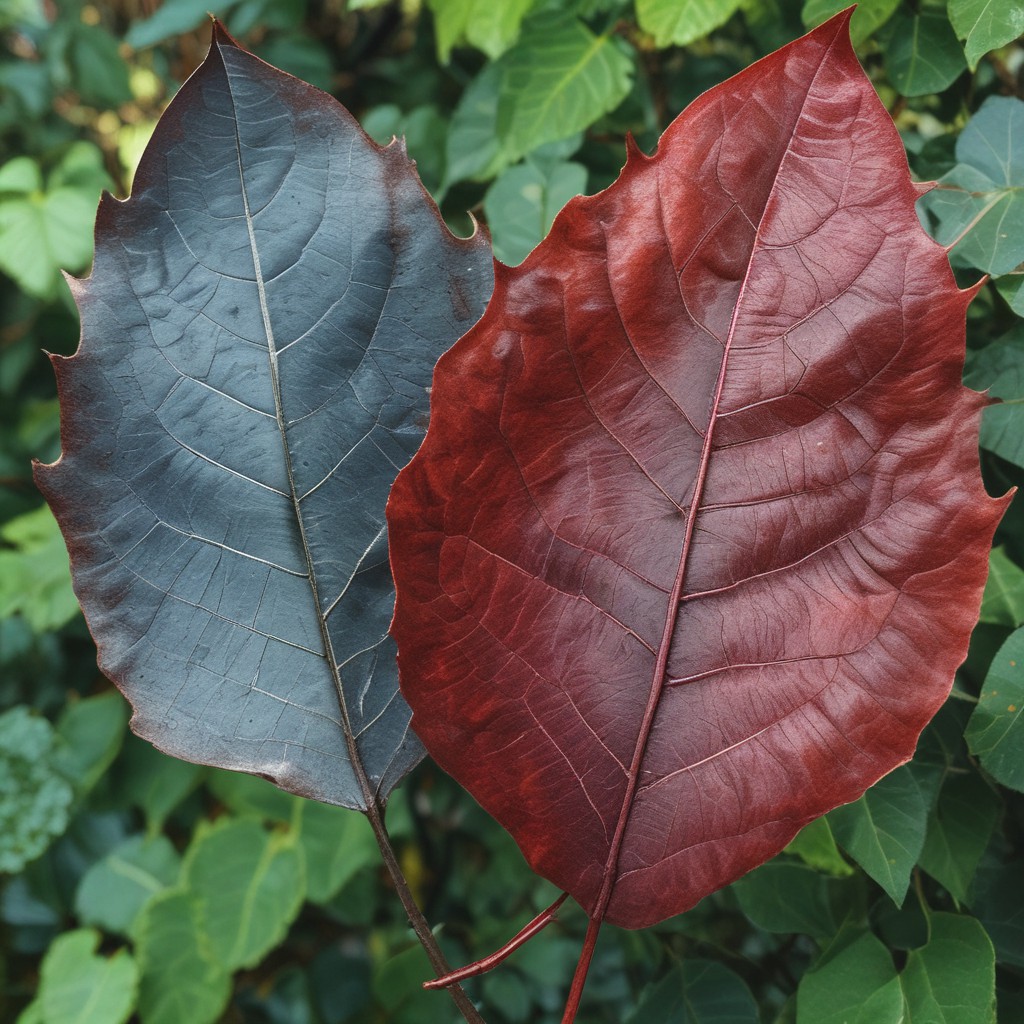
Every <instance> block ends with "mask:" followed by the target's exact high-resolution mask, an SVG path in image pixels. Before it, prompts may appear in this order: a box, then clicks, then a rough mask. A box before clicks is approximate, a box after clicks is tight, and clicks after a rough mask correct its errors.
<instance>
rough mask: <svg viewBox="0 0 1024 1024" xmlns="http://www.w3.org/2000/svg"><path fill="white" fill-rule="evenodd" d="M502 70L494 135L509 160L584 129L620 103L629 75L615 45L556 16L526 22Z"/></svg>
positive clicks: (629, 63)
mask: <svg viewBox="0 0 1024 1024" xmlns="http://www.w3.org/2000/svg"><path fill="white" fill-rule="evenodd" d="M502 66H503V77H502V85H501V98H500V100H499V103H498V132H499V135H500V137H501V139H502V143H503V146H504V148H505V149H506V150H507V152H508V154H509V156H510V157H512V158H515V157H519V156H522V155H523V154H525V153H528V152H530V150H533V149H536V148H537V147H538V146H542V145H544V143H545V142H553V141H554V140H556V139H564V138H567V137H568V136H570V135H573V134H574V133H576V132H578V131H582V130H583V129H585V128H588V127H589V126H590V125H591V124H593V123H594V122H595V121H596V120H597V119H598V118H599V117H601V115H602V114H606V113H608V112H609V111H610V110H613V109H614V108H615V107H617V106H618V105H619V103H621V102H622V100H623V99H624V98H625V96H626V94H627V93H628V92H629V89H630V84H631V79H632V75H633V61H632V60H631V59H630V57H628V56H627V55H626V53H624V52H623V49H622V48H621V47H620V45H619V43H618V42H617V41H615V40H613V39H610V38H609V37H608V36H603V35H602V36H597V35H594V33H593V32H591V31H590V29H588V28H587V27H586V25H584V24H583V23H582V22H581V21H579V20H578V19H577V18H574V17H569V16H566V15H561V14H554V15H552V14H544V15H539V16H536V17H533V18H531V19H529V20H528V21H527V22H525V23H524V25H523V32H522V36H521V37H520V40H519V42H518V43H517V44H516V46H515V47H514V48H513V49H511V50H509V52H508V53H507V54H506V55H505V57H504V58H503V60H502Z"/></svg>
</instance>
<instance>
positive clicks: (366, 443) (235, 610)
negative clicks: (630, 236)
mask: <svg viewBox="0 0 1024 1024" xmlns="http://www.w3.org/2000/svg"><path fill="white" fill-rule="evenodd" d="M97 239H98V242H97V257H96V266H95V269H94V273H93V275H92V277H91V278H90V279H89V280H88V281H86V282H81V283H78V284H77V285H76V288H75V291H76V293H77V299H78V302H79V307H80V310H81V312H82V316H83V320H84V325H85V326H84V335H83V342H82V345H81V348H80V350H79V353H78V354H77V355H76V356H75V357H74V358H73V359H71V360H67V361H57V370H58V376H59V378H60V383H61V391H62V397H63V400H64V406H63V424H62V426H63V442H64V454H63V457H62V458H61V460H60V461H59V462H58V463H56V464H54V465H53V466H50V467H40V468H39V471H38V474H37V475H38V479H39V482H40V484H41V486H42V487H43V488H44V489H45V491H46V492H47V495H48V497H49V499H50V501H51V503H52V506H53V507H54V508H56V509H57V511H58V516H59V517H60V518H62V519H63V524H62V525H63V527H64V529H65V532H66V536H67V538H68V539H69V544H70V548H71V550H72V553H73V556H74V557H73V562H74V564H75V567H76V572H77V574H78V586H79V589H80V596H81V598H82V600H83V603H84V606H85V609H86V612H87V616H88V618H89V621H90V626H91V629H92V631H93V634H94V636H95V637H96V638H97V640H98V645H99V649H100V663H101V666H102V667H103V669H104V671H105V672H107V674H108V675H110V677H111V678H113V679H114V680H115V681H116V682H118V683H119V685H120V686H121V687H122V688H123V689H124V690H125V692H126V693H127V694H128V695H129V696H130V699H131V700H132V702H133V704H134V707H135V714H134V716H133V719H132V724H133V727H134V728H135V729H136V731H138V732H139V733H140V734H141V735H143V736H145V737H146V738H148V739H150V740H152V741H153V742H155V743H156V744H157V745H158V746H160V747H161V748H162V749H165V750H167V751H168V752H171V753H174V754H176V755H178V756H181V757H185V758H189V759H191V760H195V761H199V762H202V763H208V764H219V765H222V766H225V767H232V768H237V769H242V770H245V771H249V772H253V773H259V774H263V775H265V776H268V777H270V778H272V779H273V780H274V781H275V782H277V783H278V784H280V785H281V786H283V787H284V788H286V789H290V790H292V791H294V792H297V793H301V794H304V795H309V796H313V797H316V798H318V799H322V800H325V801H327V802H330V803H337V804H342V805H345V806H350V807H358V808H366V807H367V806H368V804H369V802H370V801H372V800H373V799H374V798H375V797H377V796H385V795H386V794H387V793H388V792H389V791H390V789H391V788H392V787H393V786H394V785H395V784H396V783H397V782H398V781H399V779H401V778H402V776H403V775H404V774H405V773H406V772H407V771H408V770H409V768H411V767H412V765H414V764H415V763H416V762H417V761H418V760H419V759H420V757H421V756H422V748H421V747H420V745H419V742H418V741H417V740H416V738H415V737H414V736H413V735H412V734H411V733H410V732H409V710H408V707H407V706H406V705H405V703H404V701H403V700H402V699H401V697H400V696H399V694H398V684H397V673H396V668H395V657H394V645H393V642H392V641H391V640H390V638H389V637H388V636H387V629H388V625H389V622H390V618H391V612H392V605H393V600H394V598H393V585H392V583H391V577H390V571H389V568H388V562H387V541H386V531H385V528H384V503H385V500H386V498H387V494H388V491H389V489H390V486H391V483H392V481H393V479H394V476H395V474H396V473H397V471H398V469H399V467H401V466H402V465H403V464H404V463H405V462H407V461H408V459H409V458H410V457H411V455H412V453H413V452H414V451H415V450H416V448H417V447H418V445H419V443H420V441H421V439H422V436H423V431H424V427H425V421H426V415H427V411H428V395H427V386H428V384H429V382H430V378H431V372H432V370H433V366H434V362H435V361H436V359H437V357H438V355H439V354H440V353H441V352H442V351H444V349H445V348H446V347H447V346H448V345H449V344H451V342H452V341H454V339H455V338H456V337H457V336H458V335H459V334H461V333H462V332H463V331H464V330H465V329H466V328H467V327H468V326H470V325H471V324H472V323H473V322H474V321H475V320H476V319H477V317H478V316H479V314H480V312H481V310H482V308H483V306H484V303H485V301H486V299H487V296H488V294H489V291H490V288H491V282H492V265H491V260H490V256H489V254H488V251H487V250H488V246H487V242H486V240H485V239H484V238H483V236H482V235H479V236H477V237H474V238H473V239H470V240H460V239H456V238H454V237H453V236H451V235H450V234H449V232H448V231H447V229H446V228H445V226H444V224H443V222H442V221H441V219H440V217H439V215H438V213H437V210H436V208H435V207H434V206H433V205H432V203H431V202H430V200H429V199H428V197H427V196H426V195H425V194H424V192H423V189H422V187H421V185H420V184H419V182H418V181H417V179H416V176H415V173H414V171H413V168H412V167H411V165H410V163H409V161H408V160H407V158H406V157H405V155H404V153H403V152H402V150H401V147H400V146H393V147H391V148H387V149H380V148H379V147H378V146H376V145H375V144H374V143H372V142H371V141H370V140H369V139H367V137H366V136H365V135H364V134H363V133H362V132H361V131H360V129H359V127H358V126H357V125H356V124H355V122H354V121H353V120H352V118H351V117H350V115H349V114H348V113H347V112H346V111H345V110H344V109H343V108H342V107H340V106H339V105H338V104H337V103H336V102H335V101H334V100H332V99H331V98H330V97H328V96H326V95H324V94H321V93H318V92H316V91H315V90H312V89H311V88H309V87H308V86H306V85H304V84H303V83H301V82H298V81H296V80H295V79H292V78H289V77H288V76H285V75H282V74H281V73H279V72H277V71H275V70H274V69H273V68H270V67H268V66H267V65H265V64H263V63H261V62H260V61H258V60H257V59H256V58H254V57H252V56H251V55H250V54H247V53H245V52H244V51H243V50H241V49H239V48H238V47H237V46H236V45H234V44H233V43H232V41H231V40H230V39H229V38H228V37H227V36H226V35H224V34H223V32H222V31H220V30H218V33H217V36H216V39H215V42H214V45H213V47H212V49H211V52H210V55H209V57H208V58H207V60H206V62H205V63H204V64H203V66H202V68H201V69H200V70H199V71H198V72H197V73H196V74H195V75H193V76H192V78H190V79H189V81H188V82H187V83H186V85H185V86H183V87H182V89H181V90H180V92H179V93H178V95H177V96H176V97H175V99H174V101H173V103H172V104H171V106H170V107H169V108H168V111H167V113H166V114H165V115H164V117H163V119H162V120H161V122H160V124H159V126H158V127H157V129H156V132H155V133H154V136H153V140H152V142H151V143H150V145H149V147H148V148H147V150H146V154H145V156H144V158H143V161H142V163H141V165H140V167H139V171H138V174H137V175H136V183H135V188H134V192H133V196H132V198H131V199H130V200H128V201H127V202H126V203H116V202H114V201H113V200H109V199H108V200H105V201H104V202H103V203H102V205H101V207H100V211H99V215H98V218H97ZM353 756H354V757H355V763H354V764H353Z"/></svg>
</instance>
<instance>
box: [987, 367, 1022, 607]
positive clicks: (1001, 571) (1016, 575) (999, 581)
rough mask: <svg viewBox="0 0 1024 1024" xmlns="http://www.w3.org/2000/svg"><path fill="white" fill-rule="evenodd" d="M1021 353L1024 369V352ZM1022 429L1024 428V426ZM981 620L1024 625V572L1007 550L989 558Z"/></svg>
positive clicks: (999, 549) (1000, 548)
mask: <svg viewBox="0 0 1024 1024" xmlns="http://www.w3.org/2000/svg"><path fill="white" fill-rule="evenodd" d="M1020 354H1021V356H1022V360H1021V365H1022V368H1024V349H1022V350H1021V353H1020ZM1022 383H1024V382H1022ZM1022 398H1024V396H1022ZM1020 426H1021V427H1024V423H1022V424H1020ZM1021 445H1022V447H1024V438H1021ZM981 621H982V622H991V623H993V624H994V625H996V626H1010V627H1017V626H1020V625H1022V624H1024V569H1022V568H1021V567H1020V566H1019V565H1017V563H1016V562H1014V561H1013V560H1012V559H1011V558H1010V556H1009V555H1007V553H1006V548H1005V547H1001V546H1000V547H997V548H993V549H992V553H991V555H989V559H988V580H987V582H986V583H985V593H984V594H983V595H982V598H981Z"/></svg>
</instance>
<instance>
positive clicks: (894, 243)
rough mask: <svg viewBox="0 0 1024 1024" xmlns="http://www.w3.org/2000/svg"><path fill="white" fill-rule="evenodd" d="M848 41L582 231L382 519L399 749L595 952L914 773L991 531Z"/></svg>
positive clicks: (882, 122) (968, 430)
mask: <svg viewBox="0 0 1024 1024" xmlns="http://www.w3.org/2000/svg"><path fill="white" fill-rule="evenodd" d="M847 21H848V15H845V16H841V17H839V18H836V19H833V20H832V21H831V22H828V23H827V24H826V25H824V26H822V27H821V28H820V29H818V30H816V31H815V32H813V33H811V34H810V35H809V36H807V37H805V38H804V39H802V40H799V41H797V42H796V43H794V44H792V45H790V46H787V47H785V48H784V49H782V50H781V51H779V52H777V53H775V54H773V55H771V56H769V57H767V58H765V59H764V60H762V61H760V62H759V63H757V64H755V65H754V66H753V67H751V68H750V69H749V70H747V71H745V72H743V73H742V74H740V75H738V76H737V77H735V78H733V79H731V80H730V81H728V82H726V83H725V84H724V85H722V86H720V87H718V88H716V89H713V90H711V91H710V92H708V93H706V94H704V95H703V96H702V97H700V98H699V99H698V100H697V101H696V102H695V103H693V105H691V106H690V107H689V108H688V109H687V110H686V111H685V112H684V113H683V114H682V115H681V116H680V117H679V118H678V119H677V120H676V121H675V122H674V124H673V125H672V126H671V127H670V128H669V129H668V130H667V132H666V133H665V135H664V136H663V137H662V140H661V143H660V146H659V148H658V151H657V153H656V154H655V155H654V156H653V157H645V156H643V155H642V154H640V153H638V152H637V151H636V150H635V148H634V149H633V150H632V152H631V154H630V158H629V161H628V163H627V166H626V168H625V170H624V171H623V173H622V175H621V177H620V178H619V180H618V181H617V182H616V183H615V184H614V185H613V186H611V187H610V188H609V189H607V190H606V191H605V192H603V193H601V194H599V195H597V196H594V197H591V198H579V199H575V200H573V201H572V202H570V203H569V204H568V206H567V207H566V209H565V210H564V211H563V212H562V213H561V214H560V215H559V217H558V218H557V219H556V221H555V224H554V226H553V228H552V231H551V234H550V235H549V236H548V238H547V239H546V240H545V241H544V242H543V243H541V245H540V246H538V248H537V249H535V250H534V251H533V253H531V255H530V256H529V257H528V258H527V260H526V261H525V262H524V263H523V264H522V266H521V267H519V268H517V269H515V270H510V269H508V268H503V267H499V273H498V275H497V282H496V290H495V295H494V298H493V299H492V302H491V304H490V306H489V307H488V310H487V312H486V313H485V315H484V317H483V319H482V320H481V321H480V323H479V324H478V325H477V326H476V327H475V328H474V329H473V330H472V331H470V332H469V334H467V335H466V336H465V337H464V338H462V339H461V340H460V341H459V343H458V344H457V345H456V346H455V347H454V348H453V349H452V350H451V351H450V352H449V353H448V354H446V355H445V356H444V357H443V358H442V360H441V362H440V364H439V366H438V369H437V371H436V373H435V377H434V391H433V395H432V410H433V412H432V416H433V418H432V422H431V425H430V429H429V432H428V435H427V439H426V441H425V443H424V447H423V448H422V449H421V451H420V452H419V454H418V455H417V456H416V458H415V459H414V460H413V461H412V463H411V464H410V466H409V467H408V468H406V470H404V471H403V473H402V474H400V476H399V477H398V480H397V482H396V484H395V487H394V489H393V491H392V496H391V500H390V504H389V522H390V531H391V544H392V565H393V568H394V571H395V577H396V581H397V584H398V602H397V607H396V614H395V620H394V623H393V627H392V629H393V633H394V635H395V637H396V638H397V640H398V646H399V665H400V672H401V678H402V688H403V692H404V693H405V695H406V697H407V699H408V700H409V703H410V704H411V705H412V707H413V712H414V727H415V729H416V730H417V732H418V734H419V735H420V736H421V738H422V739H423V740H424V742H425V744H426V746H427V749H428V750H429V751H430V752H431V754H432V755H433V756H434V757H435V758H436V759H437V760H438V761H439V762H440V763H441V765H442V766H443V767H445V768H446V769H447V770H448V771H449V772H451V773H452V774H453V775H454V776H455V777H456V778H457V779H458V780H459V781H460V782H462V783H463V784H464V785H465V786H466V787H467V788H468V789H469V790H470V791H471V792H472V793H473V794H474V795H475V796H476V798H477V799H478V800H479V801H480V802H481V803H482V804H483V805H484V807H486V808H487V809H488V810H489V811H490V812H491V813H492V814H494V815H495V816H496V817H497V818H498V820H499V821H501V822H502V824H504V825H505V826H506V827H507V828H508V829H509V830H510V831H511V832H512V834H513V835H514V836H515V838H516V839H517V841H518V842H519V845H520V847H521V848H522V850H523V852H524V853H525V855H526V856H527V858H528V859H529V861H530V863H531V864H532V865H533V867H534V868H535V869H536V870H537V871H538V872H540V873H541V874H543V875H544V876H546V877H547V878H549V879H551V880H552V881H553V882H555V883H556V884H557V885H559V886H560V887H562V888H564V889H566V890H568V891H569V892H571V893H572V894H573V896H574V897H575V898H576V899H577V900H578V901H579V902H580V903H581V904H582V905H583V907H584V908H585V909H586V910H587V911H588V913H589V914H590V915H591V917H592V918H593V919H594V920H599V919H601V918H602V917H603V916H606V917H607V919H608V920H610V921H613V922H614V923H616V924H620V925H625V926H630V927H639V926H643V925H647V924H651V923H653V922H656V921H659V920H662V919H664V918H666V917H669V916H670V915H672V914H676V913H678V912H680V911H682V910H684V909H686V908H687V907H690V906H692V905H693V904H694V903H696V902H697V900H699V899H700V898H701V897H702V896H703V895H705V894H706V893H708V892H710V891H712V890H714V889H716V888H718V887H719V886H721V885H723V884H725V883H727V882H729V881H731V880H732V879H735V878H737V877H738V876H739V875H741V874H742V873H743V872H745V871H747V870H749V869H750V868H752V867H753V866H754V865H756V864H759V863H761V862H762V861H764V860H765V859H767V858H768V857H770V856H772V855H773V854H774V853H776V852H777V851H779V850H780V849H781V848H782V847H783V846H784V845H785V844H786V843H787V842H789V840H790V839H792V837H793V836H794V835H795V834H796V832H797V831H798V830H799V828H800V827H801V826H802V825H804V824H806V823H807V822H808V821H810V820H811V819H813V818H814V817H816V816H818V815H820V814H822V813H823V812H825V811H827V810H829V809H830V808H832V807H835V806H836V805H838V804H842V803H846V802H848V801H851V800H853V799H855V798H857V797H858V796H859V795H860V794H861V793H862V792H863V791H864V790H865V788H866V787H868V786H869V785H871V784H872V783H874V782H875V781H877V780H878V779H879V778H880V777H881V776H883V775H884V774H886V773H887V772H889V771H891V770H892V769H893V768H894V767H895V766H896V765H898V764H900V763H902V762H904V761H906V760H907V759H908V758H909V757H910V756H911V754H912V753H913V750H914V746H915V743H916V741H917V737H918V734H919V733H920V731H921V729H922V728H923V726H924V725H925V723H926V722H927V721H928V719H929V718H930V717H931V715H932V714H934V712H935V710H936V709H937V708H938V707H939V705H940V704H941V703H942V701H943V699H944V698H945V696H946V694H947V693H948V691H949V688H950V685H951V682H952V678H953V672H954V670H955V668H956V666H957V665H958V664H959V663H960V661H961V660H962V659H963V657H964V655H965V652H966V650H967V640H968V636H969V634H970V631H971V627H972V626H973V624H974V621H975V619H976V617H977V613H978V605H979V602H980V598H981V592H982V587H983V584H984V580H985V574H986V568H987V554H988V548H989V544H990V541H991V536H992V532H993V529H994V527H995V524H996V521H997V520H998V517H999V515H1000V514H1001V511H1002V509H1003V507H1004V504H1003V502H1000V501H994V500H992V499H989V498H988V497H987V496H986V494H985V492H984V489H983V487H982V484H981V479H980V474H979V470H978V454H977V431H978V421H979V417H980V413H981V408H982V405H983V404H984V400H983V398H982V397H981V396H979V395H977V394H975V393H974V392H972V391H970V390H968V389H966V388H964V387H963V386H962V384H961V382H960V375H961V371H962V367H963V357H964V340H963V339H964V311H965V308H966V305H967V303H968V301H969V300H970V298H971V294H972V293H970V292H961V291H959V290H958V289H957V288H956V286H955V284H954V281H953V277H952V274H951V272H950V269H949V265H948V261H947V259H946V255H945V253H944V252H943V250H942V249H941V248H940V247H939V246H938V245H936V244H935V243H934V242H933V241H931V240H930V239H929V238H928V237H927V236H926V235H925V233H924V232H923V231H922V229H921V227H920V225H919V223H918V220H917V217H916V214H915V211H914V200H915V198H916V196H917V190H916V189H915V187H914V186H913V185H912V183H911V181H910V178H909V175H908V171H907V165H906V160H905V156H904V153H903V148H902V146H901V144H900V140H899V137H898V135H897V133H896V131H895V129H894V127H893V125H892V122H891V121H890V119H889V118H888V116H887V114H886V113H885V111H884V109H883V108H882V106H881V105H880V104H879V102H878V100H877V98H876V96H875V94H874V91H873V90H872V88H871V85H870V83H869V82H868V80H867V79H866V78H865V76H864V75H863V73H862V71H861V69H860V67H859V65H858V63H857V60H856V57H855V56H854V54H853V51H852V49H851V47H850V44H849V42H848V39H847V27H846V26H847Z"/></svg>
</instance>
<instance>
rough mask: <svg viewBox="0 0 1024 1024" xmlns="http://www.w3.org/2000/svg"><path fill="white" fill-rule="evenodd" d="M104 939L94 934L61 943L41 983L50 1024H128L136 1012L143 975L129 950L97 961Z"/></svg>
mask: <svg viewBox="0 0 1024 1024" xmlns="http://www.w3.org/2000/svg"><path fill="white" fill-rule="evenodd" d="M99 943H100V934H99V932H97V931H93V930H92V929H90V928H80V929H77V930H76V931H71V932H65V933H64V934H63V935H61V936H59V937H58V938H56V939H55V940H54V942H53V944H52V945H51V946H50V948H49V949H48V950H47V953H46V956H45V957H44V958H43V966H42V970H41V972H40V978H39V1002H40V1004H41V1009H42V1019H43V1020H44V1021H45V1022H46V1024H58V1022H59V1024H124V1021H126V1020H128V1018H129V1017H130V1016H131V1013H132V1010H133V1009H134V1007H135V993H136V989H137V988H138V982H139V972H138V969H137V967H136V966H135V961H134V960H133V959H132V957H131V956H130V955H129V953H128V951H127V950H126V949H119V950H118V951H117V952H116V953H115V954H114V955H113V956H112V957H105V956H97V955H96V948H97V947H98V946H99Z"/></svg>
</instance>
